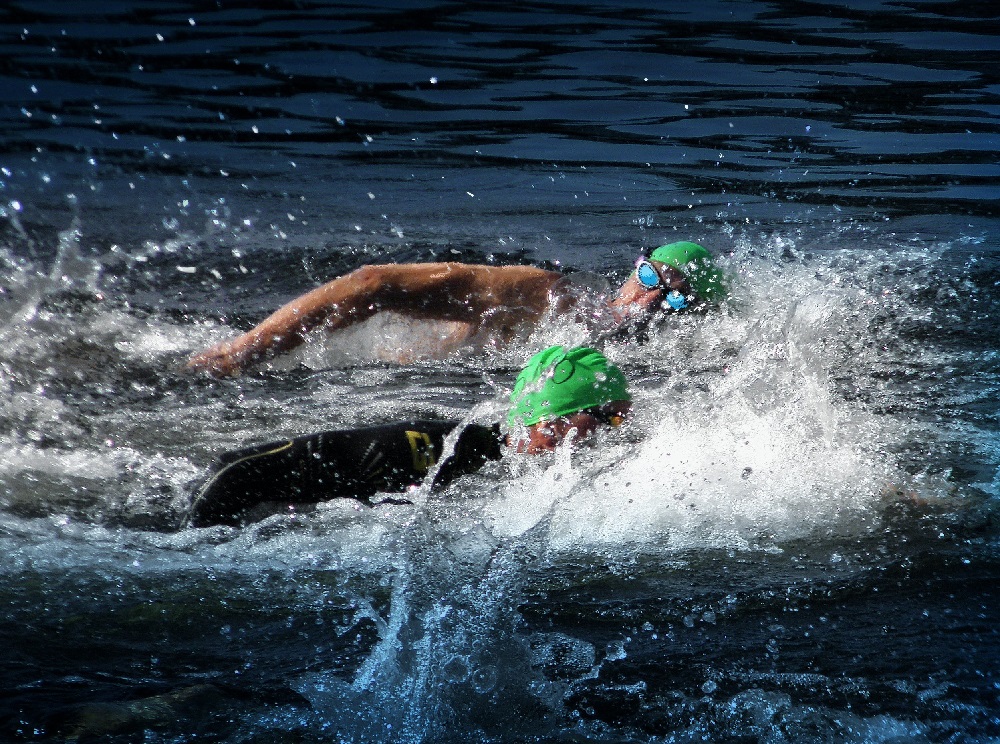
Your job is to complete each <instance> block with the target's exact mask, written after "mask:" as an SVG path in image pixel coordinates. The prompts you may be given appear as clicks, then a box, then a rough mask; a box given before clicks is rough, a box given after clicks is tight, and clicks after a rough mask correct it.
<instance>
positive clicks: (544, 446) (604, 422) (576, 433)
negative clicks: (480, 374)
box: [516, 400, 632, 455]
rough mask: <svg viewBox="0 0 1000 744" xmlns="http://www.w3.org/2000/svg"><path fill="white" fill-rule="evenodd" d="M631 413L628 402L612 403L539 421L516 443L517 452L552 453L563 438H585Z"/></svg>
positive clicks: (618, 422) (615, 424) (614, 424)
mask: <svg viewBox="0 0 1000 744" xmlns="http://www.w3.org/2000/svg"><path fill="white" fill-rule="evenodd" d="M631 410H632V403H631V401H627V400H616V401H612V402H610V403H605V404H604V405H603V406H598V407H597V408H588V409H587V410H585V411H577V412H576V413H574V414H571V415H569V416H560V417H559V418H555V419H550V420H548V421H539V422H538V423H537V424H532V425H531V426H529V427H528V436H527V438H525V439H522V440H520V441H519V442H518V443H517V445H516V447H517V451H518V452H524V453H527V454H529V455H536V454H539V453H541V452H552V451H553V450H554V449H555V448H556V447H558V446H559V444H561V443H562V442H563V441H565V440H566V439H567V437H569V438H570V440H571V441H573V442H575V441H577V440H580V439H585V438H587V437H589V436H590V435H591V434H593V433H594V432H595V431H597V430H598V429H600V428H602V427H618V426H621V424H622V423H623V422H624V421H625V419H626V418H627V417H628V415H629V412H630V411H631Z"/></svg>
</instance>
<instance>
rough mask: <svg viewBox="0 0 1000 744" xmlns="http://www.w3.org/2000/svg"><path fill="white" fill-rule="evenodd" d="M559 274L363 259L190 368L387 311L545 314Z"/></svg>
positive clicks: (433, 316) (243, 359) (276, 350)
mask: <svg viewBox="0 0 1000 744" xmlns="http://www.w3.org/2000/svg"><path fill="white" fill-rule="evenodd" d="M558 276H559V275H558V274H555V273H553V272H548V271H543V270H542V269H536V268H533V267H528V266H510V267H485V266H476V265H469V264H457V263H436V264H386V265H381V266H363V267H361V268H360V269H357V270H356V271H353V272H351V273H350V274H346V275H344V276H341V277H338V278H336V279H333V280H332V281H329V282H327V283H326V284H324V285H322V286H320V287H317V288H316V289H314V290H312V291H310V292H307V293H306V294H304V295H301V296H300V297H297V298H296V299H294V300H292V301H291V302H289V303H288V304H286V305H284V306H283V307H281V308H279V309H278V310H276V311H275V312H274V313H273V314H271V315H270V316H269V317H268V318H266V319H265V320H263V321H262V322H261V323H260V324H259V325H257V326H256V327H255V328H253V329H251V330H250V331H248V332H247V333H244V334H243V335H242V336H239V337H237V338H235V339H233V340H232V341H226V342H223V343H220V344H218V345H216V346H213V347H211V348H209V349H206V350H204V351H202V352H200V353H198V354H196V355H195V356H193V357H192V358H191V359H190V361H189V362H188V364H187V367H188V369H191V370H196V371H204V372H209V373H210V374H213V375H216V376H226V375H234V374H238V373H239V372H240V371H242V370H244V369H246V368H247V367H250V366H251V365H253V364H254V363H256V362H258V361H260V360H262V359H264V358H267V357H270V356H274V355H276V354H280V353H282V352H286V351H290V350H291V349H294V348H296V347H297V346H299V345H301V344H302V343H303V342H304V341H305V337H306V335H307V334H308V333H309V332H310V331H312V330H313V329H315V328H318V327H321V326H322V327H323V328H325V329H326V330H329V331H336V330H339V329H341V328H346V327H348V326H350V325H353V324H355V323H360V322H362V321H364V320H367V319H368V318H370V317H371V316H373V315H375V314H376V313H378V312H381V311H387V310H388V311H393V312H399V313H402V314H404V315H408V316H410V317H414V318H422V319H429V320H460V321H466V322H471V323H478V322H480V320H481V319H482V317H483V316H484V314H486V313H488V312H489V311H491V310H494V309H495V308H497V307H499V306H502V305H504V304H512V303H514V302H518V303H521V304H526V305H527V306H528V307H530V308H532V309H536V306H537V312H538V313H541V312H542V311H543V310H544V308H545V305H546V302H547V296H546V293H547V290H548V287H549V285H551V284H552V282H553V281H555V279H557V278H558Z"/></svg>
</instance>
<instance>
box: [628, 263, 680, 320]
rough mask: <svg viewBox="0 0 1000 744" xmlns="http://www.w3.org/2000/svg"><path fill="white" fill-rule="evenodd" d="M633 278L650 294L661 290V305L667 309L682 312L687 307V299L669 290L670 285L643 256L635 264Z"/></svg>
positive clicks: (675, 291) (673, 290)
mask: <svg viewBox="0 0 1000 744" xmlns="http://www.w3.org/2000/svg"><path fill="white" fill-rule="evenodd" d="M635 278H636V279H638V280H639V284H641V285H642V286H643V287H645V288H646V289H648V290H649V291H650V292H652V291H653V290H654V289H659V290H661V291H662V292H663V304H664V305H666V306H667V307H670V308H671V309H673V310H683V309H684V308H686V307H687V304H688V303H687V298H686V297H685V296H684V295H682V294H681V293H680V292H678V291H677V290H676V289H671V288H670V285H669V284H667V281H666V280H665V279H664V278H663V274H661V273H660V271H659V269H657V268H656V267H655V266H654V265H653V264H652V262H650V260H649V259H648V258H646V257H645V256H642V257H640V258H639V260H638V261H636V262H635ZM664 309H666V308H664Z"/></svg>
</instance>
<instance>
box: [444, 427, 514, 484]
mask: <svg viewBox="0 0 1000 744" xmlns="http://www.w3.org/2000/svg"><path fill="white" fill-rule="evenodd" d="M502 456H503V435H502V434H501V433H500V425H499V424H494V425H493V426H480V425H478V424H469V425H468V426H466V427H465V428H464V429H462V431H461V433H459V435H458V441H457V442H455V451H454V453H453V454H452V456H451V457H449V458H448V459H447V460H445V461H444V462H443V463H441V467H440V468H438V471H437V473H436V474H435V476H434V484H433V488H434V489H435V490H438V489H441V488H444V487H445V486H447V485H448V484H449V483H451V482H452V481H453V480H455V479H456V478H458V477H459V476H462V475H466V474H468V473H474V472H475V471H477V470H479V468H481V467H482V466H483V465H485V464H486V463H487V462H488V461H489V460H499V459H500V458H501V457H502Z"/></svg>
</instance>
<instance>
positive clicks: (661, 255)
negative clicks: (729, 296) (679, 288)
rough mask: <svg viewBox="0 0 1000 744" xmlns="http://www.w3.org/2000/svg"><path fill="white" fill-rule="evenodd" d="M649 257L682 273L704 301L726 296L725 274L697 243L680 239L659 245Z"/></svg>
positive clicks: (712, 300)
mask: <svg viewBox="0 0 1000 744" xmlns="http://www.w3.org/2000/svg"><path fill="white" fill-rule="evenodd" d="M649 257H650V258H651V259H652V260H653V261H659V262H660V263H665V264H666V265H667V266H673V267H674V268H675V269H677V270H678V271H679V272H681V273H682V274H684V278H685V279H687V282H688V284H690V285H691V289H693V290H694V292H695V294H696V295H698V297H699V298H701V299H703V300H705V301H706V302H715V301H717V300H721V299H722V298H723V297H725V296H726V293H727V291H728V289H727V288H726V280H725V276H724V275H723V273H722V272H721V271H719V269H718V268H717V267H716V265H715V261H714V260H713V259H712V254H711V253H709V252H708V251H707V250H705V249H704V248H703V247H702V246H700V245H698V244H697V243H689V242H688V241H686V240H682V241H681V242H679V243H670V244H669V245H661V246H660V247H659V248H657V249H656V250H655V251H653V252H652V253H651V254H649Z"/></svg>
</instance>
